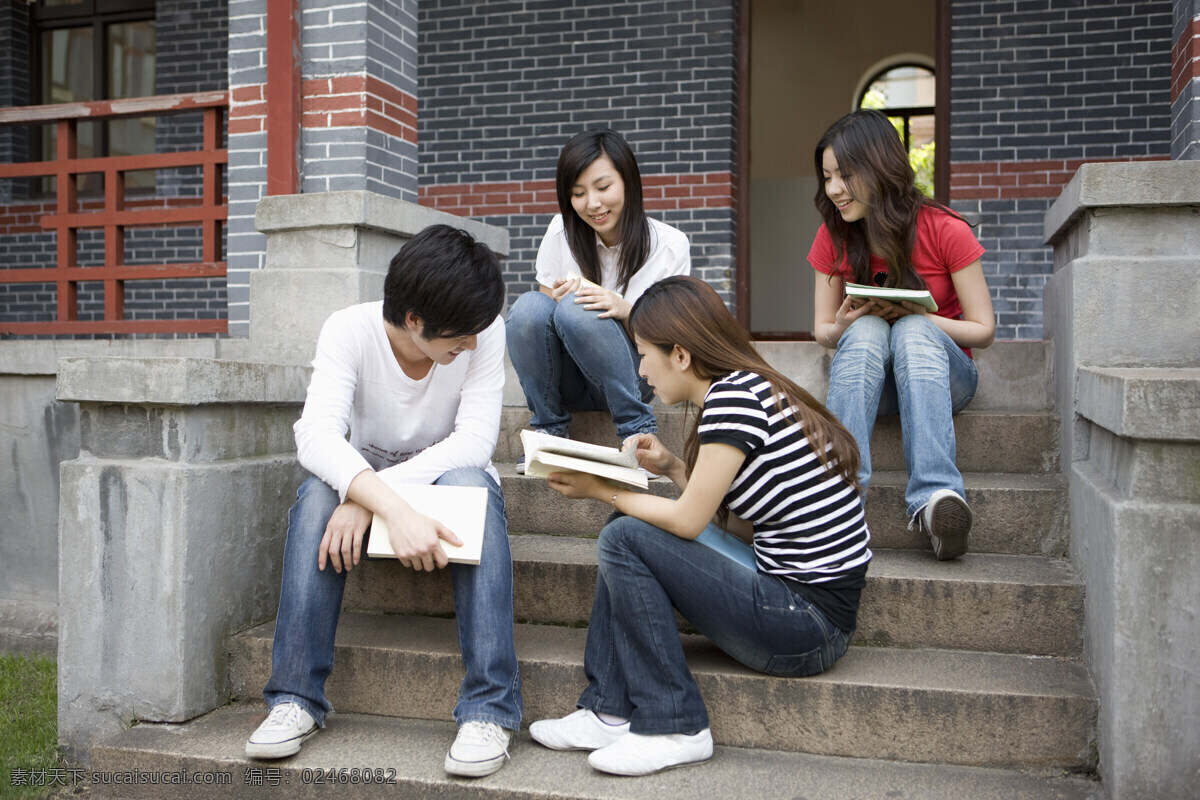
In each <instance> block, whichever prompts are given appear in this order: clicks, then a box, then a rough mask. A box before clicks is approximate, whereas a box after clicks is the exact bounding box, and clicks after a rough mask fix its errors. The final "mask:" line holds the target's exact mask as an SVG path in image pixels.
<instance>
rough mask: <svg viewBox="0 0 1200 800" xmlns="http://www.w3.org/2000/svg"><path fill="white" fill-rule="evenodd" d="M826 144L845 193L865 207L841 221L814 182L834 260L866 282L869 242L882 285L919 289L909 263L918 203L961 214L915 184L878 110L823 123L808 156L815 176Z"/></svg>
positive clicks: (905, 157) (889, 125)
mask: <svg viewBox="0 0 1200 800" xmlns="http://www.w3.org/2000/svg"><path fill="white" fill-rule="evenodd" d="M826 148H833V155H834V157H835V158H836V159H837V163H838V169H839V170H840V171H841V173H842V179H843V180H844V181H845V182H846V186H847V188H848V189H849V190H850V193H851V195H852V196H853V197H854V199H855V200H858V201H859V202H860V203H865V204H866V205H868V206H869V207H870V212H869V213H868V214H867V216H866V217H865V218H864V219H862V220H859V221H858V222H846V221H845V220H844V219H842V215H841V214H840V213H839V212H838V210H837V206H835V205H834V204H833V201H832V200H830V199H829V196H828V195H827V194H825V182H824V181H823V180H818V181H817V193H816V195H815V196H814V198H813V201H814V202H815V203H816V206H817V211H819V212H820V213H821V219H822V220H823V221H824V223H825V228H826V229H827V230H828V231H829V234H830V236H831V237H832V238H833V252H834V259H835V261H837V262H840V261H841V260H842V256H843V255H845V257H846V261H847V262H848V263H849V264H850V269H851V281H853V282H854V283H866V284H871V283H873V281H872V280H871V246H872V245H875V248H876V250H878V252H879V254H880V255H881V256H882V257H883V259H884V261H886V262H887V265H888V277H887V280H886V281H885V282H884V285H885V286H896V287H899V288H902V289H923V288H925V281H923V280H922V279H921V276H920V275H918V274H917V272H916V269H915V268H914V267H913V264H912V251H913V246H914V245H915V244H916V237H917V215H918V213H919V212H920V210H921V208H922V207H923V206H932V207H934V208H937V209H940V210H942V211H944V212H946V213H947V214H951V215H953V216H955V217H958V218H959V219H962V217H961V216H960V215H959V214H958V213H957V212H955V211H954V210H953V209H950V208H947V207H946V206H944V205H942V204H941V203H939V202H937V201H935V200H931V199H930V198H928V197H926V196H925V195H924V194H922V193H921V190H920V189H918V188H917V186H916V183H914V178H913V171H912V166H911V165H910V164H909V162H908V153H907V152H905V150H904V144H903V143H902V142H901V141H900V135H899V134H898V133H896V129H895V127H893V126H892V123H891V121H890V120H888V118H887V117H886V116H884V115H883V114H882V113H880V112H878V111H874V110H869V109H859V110H858V111H853V112H851V113H849V114H847V115H846V116H844V117H842V118H841V119H839V120H838V121H837V122H835V123H833V124H832V125H830V126H829V130H827V131H825V135H824V136H822V137H821V140H820V141H819V142H817V149H816V152H815V153H814V156H813V162H814V164H815V166H816V175H817V176H818V178H819V177H820V176H821V174H822V173H823V172H824V171H825V168H824V163H823V162H824V156H825V150H826ZM964 221H965V220H964ZM831 277H832V276H831Z"/></svg>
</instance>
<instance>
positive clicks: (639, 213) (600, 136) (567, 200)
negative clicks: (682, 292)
mask: <svg viewBox="0 0 1200 800" xmlns="http://www.w3.org/2000/svg"><path fill="white" fill-rule="evenodd" d="M601 156H608V158H609V160H610V161H612V163H613V166H614V167H616V169H617V174H618V175H620V176H621V181H622V182H623V183H624V184H625V205H624V208H623V209H622V210H621V218H620V221H619V223H618V227H617V237H618V241H619V242H620V246H621V252H620V255H619V256H618V260H617V266H618V269H617V290H618V291H620V292H624V291H625V289H626V287H627V286H628V285H629V279H630V278H632V277H633V274H634V273H635V272H637V271H638V270H639V269H641V268H642V265H643V264H645V263H646V259H647V258H649V257H650V222H649V221H648V220H647V219H646V211H645V207H644V206H643V204H642V174H641V172H640V171H639V170H638V164H637V159H636V158H634V157H633V151H632V150H631V149H629V145H628V144H627V143H626V141H625V140H624V139H623V138H621V134H619V133H617V132H616V131H612V130H607V129H606V130H597V131H584V132H583V133H577V134H575V135H574V136H572V137H571V138H570V139H569V140H568V141H567V143H566V144H565V145H563V149H562V152H561V153H559V154H558V167H557V169H556V171H555V184H556V188H557V190H558V210H559V212H560V213H561V214H562V220H563V228H564V229H565V231H566V234H567V244H568V245H569V246H570V248H571V255H572V256H574V257H575V261H576V263H578V264H579V271H580V273H582V275H583V277H585V278H587V279H588V280H589V281H592V282H593V283H600V258H599V256H597V254H596V232H595V231H594V230H593V229H592V227H591V226H590V225H588V224H587V223H586V222H584V221H583V220H582V219H581V218H580V217H579V215H578V214H576V213H575V207H574V206H572V205H571V189H572V188H573V187H574V186H575V181H577V180H579V176H580V174H581V173H582V172H583V171H584V170H585V169H587V168H588V167H590V166H591V165H592V162H593V161H595V160H596V159H598V158H600V157H601Z"/></svg>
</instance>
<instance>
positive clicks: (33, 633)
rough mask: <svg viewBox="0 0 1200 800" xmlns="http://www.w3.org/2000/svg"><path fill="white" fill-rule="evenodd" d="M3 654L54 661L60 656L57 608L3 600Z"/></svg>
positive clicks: (0, 602)
mask: <svg viewBox="0 0 1200 800" xmlns="http://www.w3.org/2000/svg"><path fill="white" fill-rule="evenodd" d="M0 653H17V654H19V655H37V656H44V657H45V658H54V657H55V656H56V655H57V653H58V605H57V604H56V603H44V602H37V601H22V600H0Z"/></svg>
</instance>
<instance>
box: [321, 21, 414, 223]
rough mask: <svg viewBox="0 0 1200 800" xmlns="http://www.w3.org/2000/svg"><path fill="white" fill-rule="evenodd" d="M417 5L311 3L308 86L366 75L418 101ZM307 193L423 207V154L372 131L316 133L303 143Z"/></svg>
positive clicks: (325, 130)
mask: <svg viewBox="0 0 1200 800" xmlns="http://www.w3.org/2000/svg"><path fill="white" fill-rule="evenodd" d="M416 6H417V3H416V0H370V2H367V3H361V4H354V5H350V4H347V3H346V2H345V0H305V2H304V4H303V26H304V28H303V30H304V33H303V36H302V37H301V39H302V44H303V58H304V68H303V72H304V75H303V77H304V79H305V80H311V79H320V78H336V77H338V76H342V75H356V74H365V75H368V76H370V77H371V78H372V79H377V80H379V81H382V82H383V83H386V84H387V85H388V86H391V87H394V88H395V89H398V90H400V91H402V92H405V93H407V94H409V95H411V96H416V94H417V79H416V74H417V50H416V47H417V17H416ZM302 153H303V171H304V175H303V181H302V184H303V191H305V192H326V191H338V190H347V189H356V190H367V191H372V192H377V193H379V194H384V195H388V196H391V197H398V198H400V199H401V200H406V201H408V202H413V203H415V202H416V200H417V172H416V164H417V147H416V144H415V143H414V142H411V141H405V140H404V139H401V138H398V137H396V136H389V135H385V134H384V133H382V132H380V131H378V130H375V129H373V128H371V127H366V128H363V127H359V128H347V127H313V126H311V125H309V124H307V123H306V125H305V129H304V132H303V138H302Z"/></svg>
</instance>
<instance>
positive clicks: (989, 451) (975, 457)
mask: <svg viewBox="0 0 1200 800" xmlns="http://www.w3.org/2000/svg"><path fill="white" fill-rule="evenodd" d="M655 415H656V416H657V417H658V425H659V438H660V439H661V440H662V441H663V443H664V444H665V445H666V446H667V447H669V448H670V449H671V451H672V452H674V453H676V454H682V453H683V443H684V440H685V438H686V436H687V431H688V430H689V429H690V428H691V426H692V423H693V421H694V420H695V415H694V414H689V413H687V412H685V411H684V410H683V409H682V408H668V407H664V406H661V405H656V407H655ZM528 426H529V412H528V411H527V410H526V409H525V408H523V407H522V408H514V407H511V406H505V408H504V412H503V414H502V416H501V418H500V438H499V440H498V441H497V443H496V452H495V455H493V457H492V458H493V460H494V461H495V462H496V463H497V464H502V463H512V462H515V461H516V459H517V456H518V455H520V454H521V430H522V429H524V428H527V427H528ZM954 430H955V435H956V437H957V459H956V463H957V464H958V468H959V471H960V472H964V473H966V472H1018V473H1029V474H1034V475H1047V474H1056V473H1057V472H1058V471H1059V464H1058V420H1057V418H1056V417H1055V416H1054V415H1053V414H1050V413H1049V412H1036V411H1028V412H1013V413H1004V412H997V411H965V412H963V413H962V414H959V415H957V416H956V417H954ZM571 438H573V439H579V440H581V441H585V442H595V443H597V444H603V445H607V446H609V447H619V446H620V441H619V440H618V439H617V434H616V429H615V428H614V427H613V424H612V419H611V418H610V417H609V415H608V414H606V413H602V412H598V411H588V412H583V413H580V414H576V415H574V418H573V419H572V422H571ZM871 466H872V469H874V470H903V469H904V450H903V444H902V441H901V437H900V417H898V416H894V415H893V416H885V417H881V418H880V419H879V420H878V421H877V422H876V424H875V433H874V434H873V435H872V437H871Z"/></svg>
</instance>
